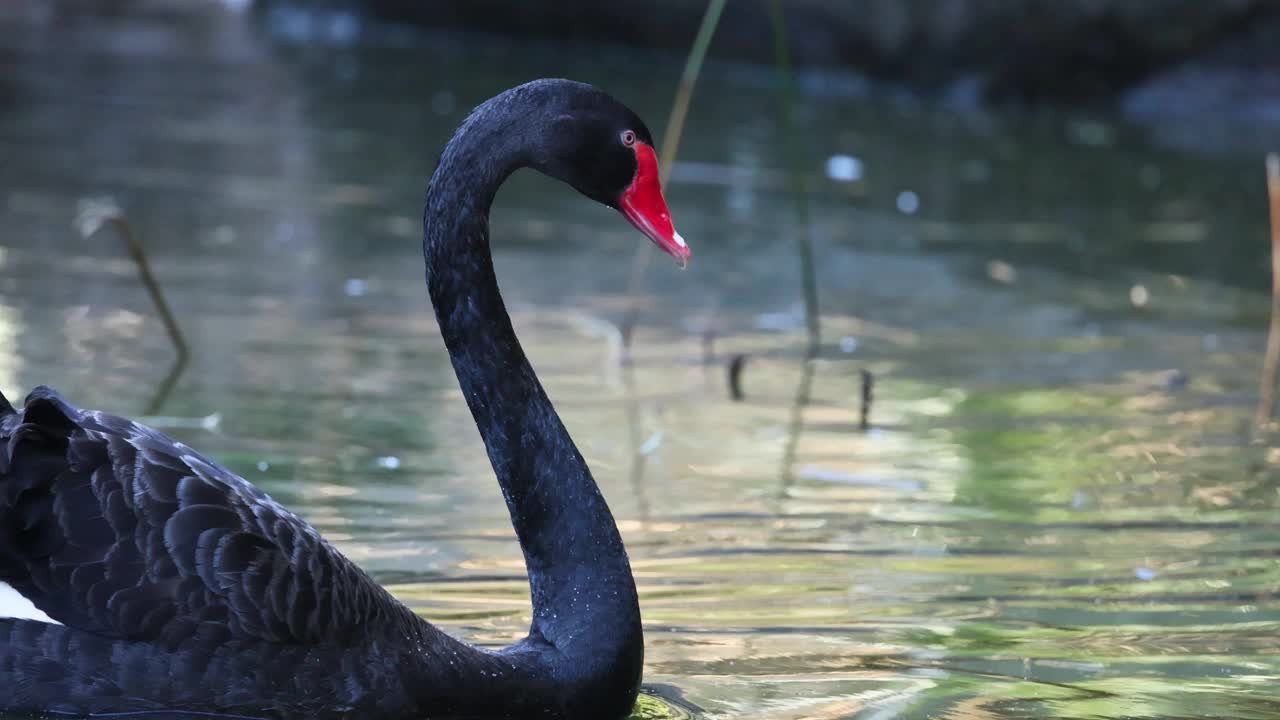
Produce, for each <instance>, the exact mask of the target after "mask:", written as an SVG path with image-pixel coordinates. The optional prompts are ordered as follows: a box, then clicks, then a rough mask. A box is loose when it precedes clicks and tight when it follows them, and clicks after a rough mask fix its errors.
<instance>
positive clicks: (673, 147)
mask: <svg viewBox="0 0 1280 720" xmlns="http://www.w3.org/2000/svg"><path fill="white" fill-rule="evenodd" d="M725 2H726V0H710V1H709V2H708V3H707V10H706V12H704V13H703V14H702V24H700V25H699V26H698V34H697V35H696V36H695V37H694V39H693V46H692V47H691V48H690V49H689V57H688V58H686V59H685V63H684V72H682V73H681V74H680V85H679V87H678V88H677V89H676V97H675V100H674V101H673V102H672V104H671V114H670V115H668V116H667V130H666V132H665V133H663V135H662V148H661V154H660V157H659V159H658V173H659V179H660V181H661V182H662V185H663V186H664V187H665V186H666V184H667V180H669V179H670V178H671V168H672V166H674V165H675V162H676V153H677V152H678V151H679V149H680V136H681V135H683V134H684V119H685V117H686V116H687V115H688V114H689V103H690V101H691V100H692V99H693V89H694V87H695V86H696V85H697V84H698V75H699V74H700V73H701V72H702V61H703V59H704V58H706V56H707V48H709V47H710V46H711V38H712V37H713V36H714V35H715V32H716V26H717V25H719V24H720V15H721V13H722V12H723V11H724V6H725ZM652 252H653V251H652V249H651V248H650V247H648V246H646V245H640V246H637V247H636V253H635V255H634V256H633V257H632V259H631V279H630V281H629V282H628V285H627V295H628V297H629V298H630V302H629V304H628V305H629V306H628V309H627V315H626V317H625V318H623V321H622V347H623V354H624V356H626V355H629V354H630V350H631V336H632V331H633V330H634V329H635V326H636V322H637V321H638V320H639V316H640V286H641V285H643V284H644V276H645V273H646V272H647V271H648V270H649V257H650V256H651V255H652Z"/></svg>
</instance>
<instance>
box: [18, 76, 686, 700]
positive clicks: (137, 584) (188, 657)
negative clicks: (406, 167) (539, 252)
mask: <svg viewBox="0 0 1280 720" xmlns="http://www.w3.org/2000/svg"><path fill="white" fill-rule="evenodd" d="M520 167H533V168H535V169H537V170H540V171H542V172H544V173H546V174H548V175H550V176H552V177H555V178H557V179H560V180H563V181H565V182H567V183H569V184H570V185H572V186H573V187H575V188H577V189H578V190H579V191H581V192H582V193H583V194H585V195H587V196H588V197H591V198H593V199H595V200H597V201H600V202H603V203H605V204H608V205H611V206H613V207H617V208H618V209H619V210H620V211H621V212H622V213H623V214H624V215H625V216H626V217H627V219H628V220H630V221H631V222H632V223H633V224H634V225H636V227H637V228H639V229H640V230H641V231H642V232H644V234H646V235H648V236H649V237H650V238H651V239H653V240H654V241H655V242H656V243H657V244H658V245H659V246H660V247H662V248H663V249H665V250H667V252H669V253H670V254H672V255H673V256H674V257H675V258H676V259H677V260H678V261H680V262H681V263H682V264H683V263H684V262H685V261H687V260H688V256H689V253H688V247H687V245H685V243H684V241H683V239H681V238H680V236H679V235H678V234H676V233H675V231H674V229H673V228H672V227H671V222H670V217H669V215H668V213H667V210H666V204H665V201H664V200H663V199H662V195H661V190H660V188H659V187H658V181H657V176H656V162H655V161H654V160H653V150H652V139H651V137H650V135H649V132H648V130H647V129H645V127H644V125H643V123H641V122H640V120H639V118H637V117H636V116H635V115H634V114H633V113H632V112H631V111H630V110H628V109H627V108H626V107H625V106H623V105H621V104H620V103H618V102H617V101H616V100H614V99H612V98H611V97H609V96H608V95H606V94H605V93H603V92H602V91H600V90H598V89H596V88H594V87H591V86H589V85H583V84H580V83H573V82H570V81H566V80H543V81H535V82H533V83H529V84H526V85H522V86H520V87H518V88H514V89H512V90H509V91H507V92H505V93H502V94H501V95H498V96H496V97H495V98H493V99H491V100H489V101H487V102H486V103H484V104H482V105H481V106H480V107H478V108H477V109H476V110H475V111H473V112H472V114H471V115H470V116H469V117H468V118H467V120H466V121H464V123H463V125H462V127H461V128H460V129H459V130H458V132H457V133H456V134H455V135H454V137H453V139H452V140H451V141H450V142H449V144H448V145H447V146H446V148H445V150H444V152H443V154H442V156H441V159H440V163H439V165H438V167H437V169H436V172H435V173H434V175H433V176H432V180H431V184H430V186H429V188H428V192H427V197H426V203H425V211H424V256H425V259H426V267H427V285H428V289H429V292H430V295H431V300H432V304H433V306H434V308H435V312H436V318H437V321H438V323H439V325H440V330H441V334H442V335H443V338H444V341H445V345H446V347H447V348H448V350H449V354H450V358H451V360H452V363H453V366H454V369H455V371H456V373H457V376H458V380H459V383H460V385H461V387H462V390H463V394H464V396H465V398H466V400H467V403H468V406H469V407H470V409H471V412H472V415H473V417H474V419H475V421H476V426H477V428H478V430H479V432H480V435H481V437H482V438H483V440H484V443H485V447H486V450H487V452H488V455H489V458H490V461H491V463H492V465H493V468H494V471H495V474H496V476H497V480H498V482H499V484H500V486H501V487H502V491H503V495H504V498H505V499H506V502H507V505H508V509H509V511H510V514H511V519H512V524H513V526H514V527H515V530H516V535H517V537H518V539H519V541H520V545H521V548H522V549H523V551H524V555H525V561H526V566H527V569H528V574H529V582H530V589H531V596H532V601H533V622H532V625H531V627H530V630H529V635H528V637H526V638H525V639H523V640H521V641H520V642H517V643H516V644H514V645H512V646H510V647H507V648H502V649H495V650H491V649H485V648H479V647H475V646H472V645H469V644H467V643H464V642H462V641H460V640H457V639H455V638H453V637H451V636H449V635H448V634H446V633H444V632H442V631H441V630H439V629H437V628H436V627H435V626H433V625H431V624H430V623H428V622H427V621H425V620H423V619H422V618H420V617H418V616H417V615H416V614H414V613H413V612H412V611H410V610H409V609H408V608H406V607H405V606H404V605H402V604H401V603H399V602H398V601H396V600H395V599H394V598H393V597H392V596H391V595H390V594H389V593H388V592H387V591H386V590H384V589H383V588H382V587H380V586H379V585H378V584H377V583H375V582H374V581H373V580H372V579H371V578H370V577H369V576H368V575H366V574H365V573H364V572H363V571H362V570H361V569H360V568H359V567H357V566H356V565H355V564H354V563H352V562H351V561H349V560H348V559H346V558H345V557H343V555H342V554H341V553H340V552H338V550H337V549H335V548H334V547H333V546H332V545H331V544H329V543H328V542H327V541H326V540H325V539H324V538H323V537H321V536H320V534H319V533H318V532H317V531H316V530H315V529H314V528H312V527H311V526H310V525H308V524H307V523H306V522H304V521H303V520H302V519H301V518H299V517H298V516H296V515H294V514H293V513H292V512H290V511H289V510H288V509H287V508H285V507H283V506H281V505H280V504H278V503H276V502H275V501H273V500H272V499H271V498H270V497H268V496H267V495H266V494H264V493H263V492H262V491H260V490H258V489H257V488H256V487H254V486H253V485H252V484H250V483H249V482H248V481H246V480H244V479H243V478H240V477H238V476H236V475H235V474H234V473H232V472H231V471H229V470H227V469H226V468H224V467H222V466H221V465H219V464H218V463H216V462H214V461H213V460H210V459H208V458H206V457H204V456H202V455H200V454H199V453H197V452H196V451H195V450H192V449H191V448H189V447H187V446H186V445H184V444H182V443H180V442H178V441H176V440H174V439H172V438H169V437H167V436H165V435H163V434H161V433H159V432H157V431H155V430H153V429H151V428H148V427H145V426H143V425H140V424H138V423H135V422H132V421H130V420H127V419H124V418H120V417H116V416H113V415H109V414H106V413H102V412H98V411H91V410H82V409H79V408H77V407H75V406H73V405H71V404H70V403H68V402H67V401H66V400H64V399H63V398H62V397H61V396H59V395H58V394H57V393H56V392H55V391H53V390H50V389H48V388H44V387H41V388H37V389H36V390H34V391H33V392H32V393H31V394H30V395H29V396H28V397H27V399H26V402H25V403H24V404H23V406H22V407H21V408H15V407H13V406H12V405H11V404H10V403H9V402H8V401H6V400H5V399H4V398H3V397H2V396H0V688H3V689H4V690H3V692H0V710H3V709H9V710H24V711H37V712H58V713H68V714H78V715H90V714H99V713H101V714H108V713H111V714H115V713H137V712H191V713H200V714H203V713H216V714H222V715H223V716H228V715H229V716H239V717H254V718H258V717H261V718H295V717H296V718H339V717H351V718H375V717H376V718H620V717H624V716H625V715H626V714H627V713H628V712H629V711H630V708H631V706H632V704H633V703H634V700H635V696H636V693H637V692H638V688H639V682H640V677H641V668H642V665H643V652H644V650H643V635H642V631H641V625H640V613H639V606H638V602H637V598H636V590H635V584H634V581H633V579H632V575H631V570H630V565H629V563H628V560H627V555H626V551H625V549H624V548H623V545H622V539H621V536H620V535H619V533H618V529H617V526H616V524H615V523H614V520H613V517H612V515H611V514H610V512H609V509H608V506H607V505H606V504H605V501H604V498H603V497H602V495H601V494H600V491H599V488H598V487H597V485H596V483H595V481H594V480H593V479H592V477H591V473H590V470H589V469H588V467H587V465H586V463H585V462H584V460H583V458H582V456H581V454H580V453H579V452H578V450H577V448H576V447H575V446H574V444H573V442H572V440H571V439H570V438H569V436H568V433H567V432H566V431H565V429H564V426H563V424H562V423H561V422H560V419H559V416H558V415H557V414H556V412H555V409H554V408H553V407H552V405H551V403H550V401H549V400H548V399H547V396H546V394H545V392H544V391H543V389H542V386H541V385H540V384H539V382H538V380H537V377H536V375H535V374H534V371H533V368H532V367H531V366H530V364H529V362H528V360H527V358H526V357H525V355H524V352H523V350H521V348H520V344H519V341H518V340H517V339H516V336H515V333H514V330H513V329H512V327H511V322H510V319H509V317H508V315H507V312H506V309H505V307H504V305H503V303H502V298H501V296H500V294H499V293H498V289H497V283H496V279H495V278H494V275H493V265H492V260H491V257H490V253H489V248H488V210H489V205H490V203H491V202H492V200H493V196H494V193H496V191H497V188H498V186H499V185H500V184H501V183H502V182H503V180H505V179H506V177H507V176H508V175H509V174H510V173H511V172H513V171H514V170H516V169H518V168H520Z"/></svg>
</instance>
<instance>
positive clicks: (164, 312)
mask: <svg viewBox="0 0 1280 720" xmlns="http://www.w3.org/2000/svg"><path fill="white" fill-rule="evenodd" d="M104 225H110V226H111V227H112V229H113V230H115V233H116V235H117V236H119V238H120V240H121V242H123V243H124V246H125V250H126V251H127V252H128V253H129V258H130V259H132V260H133V262H134V264H135V265H137V266H138V279H140V280H141V281H142V285H143V287H145V288H146V289H147V294H148V295H149V296H150V297H151V302H152V304H153V305H155V308H156V312H157V313H158V314H159V315H160V320H161V322H163V323H164V329H165V332H166V333H167V334H168V335H169V341H170V342H171V343H173V349H174V352H176V353H177V357H176V358H175V359H174V362H173V365H172V366H171V367H170V368H169V372H168V373H167V374H166V375H165V377H164V379H163V380H162V381H161V382H160V385H159V386H158V387H157V389H156V393H155V395H154V397H152V399H151V402H150V403H148V404H147V409H146V414H148V415H152V414H155V412H156V411H158V410H159V409H160V407H161V406H162V405H163V404H164V401H165V400H166V399H167V398H168V397H169V393H170V392H171V391H172V390H173V386H174V385H175V384H176V383H177V381H178V378H179V377H180V376H181V375H182V372H183V371H184V370H185V369H186V367H187V361H188V359H190V357H191V351H190V347H189V346H188V345H187V339H186V336H185V335H184V334H183V332H182V327H181V326H180V325H178V320H177V318H176V317H174V314H173V310H171V309H170V308H169V301H168V300H166V299H165V295H164V291H163V290H161V288H160V283H159V282H157V281H156V277H155V274H154V273H152V272H151V262H150V261H149V260H148V259H147V252H146V249H145V248H143V246H142V243H140V242H138V239H137V237H135V236H134V234H133V226H132V225H131V224H130V223H129V220H128V218H126V217H125V215H124V212H123V211H122V210H121V209H120V208H119V207H117V206H116V205H115V204H114V203H111V202H104V201H87V202H84V203H81V205H80V212H79V214H78V215H77V217H76V227H77V228H78V229H79V230H80V235H81V236H82V237H83V238H85V239H86V240H87V239H89V238H90V237H92V236H94V235H96V234H97V233H98V231H100V230H101V229H102V227H103V226H104Z"/></svg>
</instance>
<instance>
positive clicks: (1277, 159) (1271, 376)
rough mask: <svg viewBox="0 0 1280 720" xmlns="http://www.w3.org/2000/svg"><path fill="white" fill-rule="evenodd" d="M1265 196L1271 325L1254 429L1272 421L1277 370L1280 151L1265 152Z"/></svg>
mask: <svg viewBox="0 0 1280 720" xmlns="http://www.w3.org/2000/svg"><path fill="white" fill-rule="evenodd" d="M1267 199H1268V200H1269V204H1270V207H1271V327H1270V330H1269V331H1268V332H1267V354H1266V356H1265V358H1264V359H1263V363H1262V387H1261V392H1260V397H1259V400H1258V414H1257V416H1256V417H1255V418H1254V427H1255V431H1256V432H1260V431H1261V430H1262V429H1263V428H1264V427H1265V426H1266V425H1267V424H1268V423H1270V422H1271V415H1272V411H1273V410H1274V408H1275V395H1276V373H1277V372H1280V155H1277V154H1275V153H1272V154H1270V155H1268V156H1267Z"/></svg>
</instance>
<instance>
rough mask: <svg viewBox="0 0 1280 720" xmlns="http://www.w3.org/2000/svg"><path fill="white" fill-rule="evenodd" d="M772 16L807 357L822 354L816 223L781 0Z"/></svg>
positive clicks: (771, 7)
mask: <svg viewBox="0 0 1280 720" xmlns="http://www.w3.org/2000/svg"><path fill="white" fill-rule="evenodd" d="M769 16H770V19H771V20H772V23H771V24H772V25H773V50H774V57H775V61H776V63H777V67H778V76H779V78H780V80H781V84H782V102H781V105H780V107H779V115H778V120H779V123H780V125H781V130H782V145H783V153H784V154H785V155H786V157H787V171H788V172H787V174H788V176H789V179H790V185H791V195H792V200H793V206H794V208H795V222H796V227H795V232H796V251H797V253H798V254H799V256H800V280H801V283H802V284H803V287H804V316H805V326H806V328H807V329H808V332H809V345H808V349H807V353H806V357H807V358H809V359H812V358H813V357H815V356H816V355H817V354H818V344H819V342H820V340H821V330H822V328H821V326H820V325H819V319H818V280H817V272H816V271H815V269H814V265H813V237H812V235H813V225H812V223H811V222H810V220H809V196H808V188H807V187H806V185H807V184H806V183H805V177H804V171H803V168H802V167H801V163H800V149H799V147H798V145H797V142H796V134H795V123H794V118H793V117H792V109H793V108H794V107H795V104H796V97H795V87H794V80H793V77H792V72H791V53H790V50H789V49H788V48H787V26H786V17H785V15H784V14H783V11H782V1H781V0H771V2H770V3H769Z"/></svg>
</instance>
